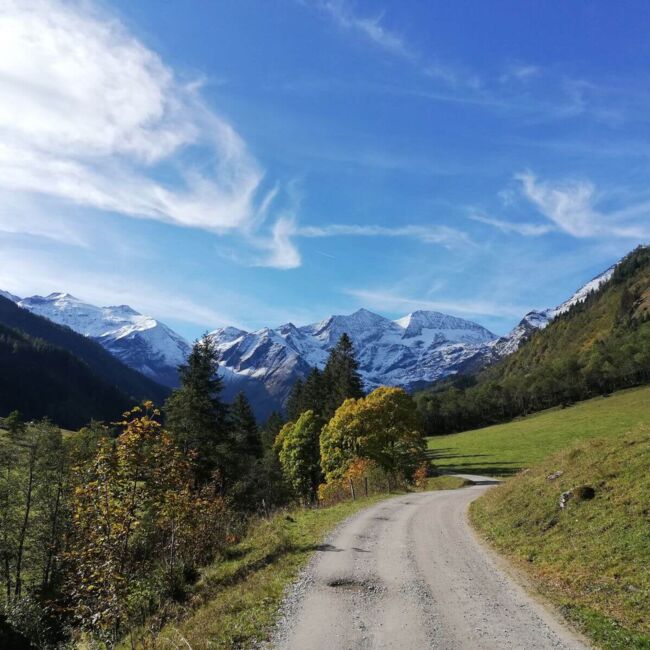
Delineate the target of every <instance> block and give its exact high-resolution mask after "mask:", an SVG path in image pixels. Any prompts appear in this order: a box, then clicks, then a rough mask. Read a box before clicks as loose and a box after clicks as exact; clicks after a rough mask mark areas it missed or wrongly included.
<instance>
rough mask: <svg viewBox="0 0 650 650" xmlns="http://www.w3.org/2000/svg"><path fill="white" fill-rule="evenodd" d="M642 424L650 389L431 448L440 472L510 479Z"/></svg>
mask: <svg viewBox="0 0 650 650" xmlns="http://www.w3.org/2000/svg"><path fill="white" fill-rule="evenodd" d="M643 424H650V386H645V387H643V388H633V389H629V390H624V391H620V392H618V393H614V394H613V395H610V396H609V397H597V398H594V399H591V400H587V401H585V402H580V403H578V404H575V405H573V406H570V407H567V408H554V409H550V410H548V411H542V412H541V413H537V414H535V415H531V416H528V417H527V418H522V419H520V420H515V421H513V422H508V423H507V424H499V425H496V426H491V427H486V428H483V429H475V430H473V431H464V432H463V433H453V434H451V435H447V436H433V437H431V438H429V439H428V447H429V451H430V453H431V459H432V462H433V464H434V465H435V466H436V467H437V468H438V469H439V470H440V471H443V472H459V473H469V474H486V475H488V476H510V475H512V474H516V473H517V472H518V471H519V470H521V469H524V468H526V467H530V466H531V465H533V464H535V463H537V462H539V461H541V460H542V459H544V458H545V457H547V456H548V455H549V454H552V453H554V452H556V451H559V450H561V449H564V448H565V447H567V446H568V445H571V444H573V443H575V442H578V441H580V440H585V439H588V438H599V437H608V436H618V435H620V434H623V433H625V432H627V431H630V430H631V429H634V428H635V427H637V426H640V425H643Z"/></svg>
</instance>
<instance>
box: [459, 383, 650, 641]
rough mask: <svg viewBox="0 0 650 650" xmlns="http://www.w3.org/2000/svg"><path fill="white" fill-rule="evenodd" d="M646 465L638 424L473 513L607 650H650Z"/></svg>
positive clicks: (533, 473) (565, 454)
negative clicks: (584, 492) (585, 493)
mask: <svg viewBox="0 0 650 650" xmlns="http://www.w3.org/2000/svg"><path fill="white" fill-rule="evenodd" d="M641 394H642V393H641V392H640V391H637V392H636V395H637V396H639V395H641ZM646 395H647V393H646ZM632 397H634V393H628V395H627V396H624V401H625V402H626V403H629V401H628V400H629V399H630V398H632ZM613 399H614V398H612V400H613ZM621 408H623V407H622V406H621ZM645 410H646V415H647V411H648V410H650V409H648V403H647V402H646V404H645ZM563 413H568V411H564V412H563ZM620 417H621V416H619V418H620ZM574 421H575V420H574ZM610 421H611V420H610ZM614 421H618V420H614ZM597 425H598V423H594V426H597ZM649 467H650V426H641V427H639V428H638V429H636V430H634V431H633V432H631V433H627V434H622V435H619V436H617V437H613V438H598V439H594V440H588V441H582V442H580V443H578V444H577V445H573V446H571V447H569V448H567V449H565V450H563V451H562V452H560V453H558V454H556V455H554V456H551V457H550V458H547V459H545V460H544V461H543V462H541V463H539V464H537V465H535V466H534V467H533V468H531V469H529V470H527V471H525V472H522V473H520V474H518V475H517V476H515V477H513V478H512V479H510V480H508V481H506V482H505V483H503V484H502V485H500V486H499V487H497V488H495V489H493V490H490V491H489V492H487V493H486V494H485V495H484V496H483V497H481V498H480V499H478V500H477V501H475V502H474V503H472V505H471V507H470V519H471V521H472V523H473V525H474V526H475V527H476V528H477V530H478V531H479V532H480V533H481V534H482V535H483V536H485V537H486V538H487V540H488V541H489V542H490V543H491V544H492V545H493V546H494V547H495V548H496V549H497V550H499V551H500V552H502V553H503V554H505V555H506V556H507V557H509V558H510V559H511V560H512V561H514V563H515V565H516V566H519V567H520V568H522V569H523V570H524V571H525V572H526V573H528V574H530V575H531V576H532V577H533V578H534V579H535V582H536V584H537V585H538V586H539V587H540V590H541V591H542V593H544V594H545V595H547V596H548V597H550V598H551V600H552V601H554V602H555V603H556V604H557V605H558V606H559V607H560V609H561V611H562V612H563V614H564V615H565V616H566V618H567V619H569V620H571V621H572V622H573V623H575V624H576V625H577V626H578V627H579V628H580V629H582V630H583V631H584V632H585V633H586V634H587V635H588V636H590V637H591V638H592V639H593V640H594V641H595V642H596V644H597V645H598V646H599V647H601V648H604V649H606V650H631V649H645V650H647V649H650V472H648V468H649ZM558 471H562V472H563V474H562V475H561V476H559V477H558V478H555V479H549V478H547V477H548V476H550V475H551V474H553V473H554V472H558ZM585 485H587V486H591V487H593V488H594V489H595V497H594V498H593V499H591V500H582V501H580V500H578V499H577V498H573V499H570V500H569V501H568V505H567V507H566V509H565V510H561V509H560V508H559V499H560V495H561V494H562V493H563V492H564V491H566V490H571V489H574V488H576V487H579V486H585Z"/></svg>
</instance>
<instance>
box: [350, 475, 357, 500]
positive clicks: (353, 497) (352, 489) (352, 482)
mask: <svg viewBox="0 0 650 650" xmlns="http://www.w3.org/2000/svg"><path fill="white" fill-rule="evenodd" d="M348 480H349V481H350V492H351V493H352V501H355V500H356V498H357V495H356V494H355V493H354V481H353V480H352V477H351V476H350V477H349V478H348Z"/></svg>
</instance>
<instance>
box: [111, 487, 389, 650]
mask: <svg viewBox="0 0 650 650" xmlns="http://www.w3.org/2000/svg"><path fill="white" fill-rule="evenodd" d="M386 496H388V495H379V496H371V497H368V498H362V499H357V500H356V501H346V502H343V503H340V504H338V505H335V506H332V507H329V508H323V509H320V510H302V509H299V510H295V511H292V512H291V513H290V514H286V513H284V514H278V515H276V516H274V517H272V518H271V519H270V520H261V521H260V522H259V523H258V524H257V525H256V526H254V527H253V529H252V530H251V533H250V534H249V535H248V536H247V537H246V538H245V539H244V540H243V541H242V542H240V543H239V544H238V545H236V546H234V547H233V548H231V549H230V550H229V552H228V554H227V556H226V558H225V559H221V560H219V561H217V562H215V563H214V564H213V565H211V566H209V567H207V568H206V569H205V570H204V571H203V573H202V575H201V578H200V581H199V583H198V585H197V589H196V593H195V595H194V596H193V598H192V601H191V603H190V605H189V607H188V608H187V609H186V610H180V611H179V612H178V622H176V623H174V624H170V625H167V626H166V627H165V628H164V629H163V631H162V632H161V633H160V634H159V636H158V639H157V641H156V644H155V646H154V647H160V648H168V647H178V648H187V647H188V646H187V643H189V645H190V646H191V648H192V650H203V649H207V648H210V650H213V649H216V648H224V649H226V648H250V647H255V646H256V644H259V642H260V641H263V640H265V639H267V638H268V634H269V630H270V629H271V626H272V624H273V621H274V619H275V616H276V614H277V611H278V608H279V606H280V603H281V601H282V597H283V595H284V590H285V589H286V587H287V586H288V585H289V584H290V583H291V582H292V581H293V580H294V579H295V578H296V576H297V574H298V572H299V571H300V569H301V568H302V567H303V566H304V565H305V564H306V562H307V561H308V559H309V558H310V556H311V555H312V554H313V552H314V551H315V550H317V549H318V547H319V545H320V544H322V542H323V539H324V538H325V537H326V535H327V534H328V533H329V532H330V531H331V530H332V529H333V528H334V527H335V526H336V525H337V524H338V523H340V522H341V521H343V520H344V519H346V518H347V517H349V516H350V515H352V514H354V513H355V512H357V511H358V510H360V509H361V508H365V507H367V506H369V505H371V504H373V503H376V502H377V501H379V500H381V499H383V498H386ZM147 641H148V643H147V645H146V647H148V648H151V647H152V642H151V639H150V638H149V639H148V640H147ZM186 642H187V643H186ZM135 646H136V647H143V646H144V644H143V643H142V641H141V640H140V641H138V640H136V641H135ZM123 647H124V648H129V647H131V639H125V641H124V643H123Z"/></svg>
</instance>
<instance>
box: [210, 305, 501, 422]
mask: <svg viewBox="0 0 650 650" xmlns="http://www.w3.org/2000/svg"><path fill="white" fill-rule="evenodd" d="M344 332H345V333H347V334H348V336H349V337H350V338H351V340H352V343H353V344H354V347H355V350H356V353H357V358H358V360H359V370H360V373H361V376H362V378H363V380H364V384H365V387H366V389H367V390H372V389H373V388H376V387H377V386H380V385H382V384H388V385H392V386H402V387H404V388H415V387H417V386H420V385H424V384H426V383H429V382H431V381H434V380H435V379H439V378H441V377H444V376H446V375H448V374H451V373H453V372H454V371H455V368H456V366H457V365H458V364H460V363H462V362H463V361H464V360H465V359H468V358H470V357H472V356H474V355H476V354H477V352H478V351H479V350H482V349H484V348H485V346H486V345H487V344H488V343H490V342H493V341H495V340H497V336H496V335H495V334H493V333H492V332H490V331H488V330H487V329H485V328H484V327H482V326H481V325H478V324H477V323H473V322H471V321H467V320H463V319H462V318H455V317H453V316H447V315H445V314H441V313H438V312H431V311H416V312H413V313H412V314H408V315H407V316H404V317H403V318H400V319H398V320H395V321H393V320H390V319H388V318H384V317H383V316H379V315H378V314H374V313H372V312H370V311H368V310H366V309H360V310H358V311H356V312H354V313H353V314H350V315H348V316H330V317H329V318H327V319H325V320H322V321H320V322H319V323H314V324H312V325H305V326H303V327H296V326H295V325H293V323H287V324H286V325H282V326H280V327H278V328H276V329H268V328H264V329H261V330H258V331H255V332H245V331H243V330H237V329H235V328H232V327H229V328H225V329H218V330H215V331H214V332H212V333H211V336H212V339H213V341H214V342H215V344H216V347H217V350H218V351H219V355H220V364H221V368H222V371H223V373H224V381H225V384H226V388H227V391H228V393H230V392H236V391H237V390H240V389H244V390H247V391H250V390H253V386H255V385H257V386H258V390H257V392H258V393H259V394H262V393H265V397H266V398H267V403H268V407H269V408H278V407H280V406H281V405H282V403H283V402H284V400H285V399H286V397H287V395H288V393H289V391H290V389H291V386H292V385H293V383H294V381H295V380H296V379H298V378H300V377H305V376H306V375H307V373H308V372H309V370H310V369H311V368H312V367H314V366H316V367H319V368H322V367H323V366H324V365H325V362H326V360H327V356H328V353H329V351H330V350H331V348H332V347H333V346H334V345H335V344H336V342H337V341H338V340H339V338H340V336H341V334H343V333H344ZM262 387H263V389H262ZM257 406H258V410H265V409H260V405H259V403H258V405H257Z"/></svg>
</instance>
